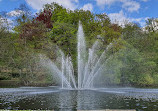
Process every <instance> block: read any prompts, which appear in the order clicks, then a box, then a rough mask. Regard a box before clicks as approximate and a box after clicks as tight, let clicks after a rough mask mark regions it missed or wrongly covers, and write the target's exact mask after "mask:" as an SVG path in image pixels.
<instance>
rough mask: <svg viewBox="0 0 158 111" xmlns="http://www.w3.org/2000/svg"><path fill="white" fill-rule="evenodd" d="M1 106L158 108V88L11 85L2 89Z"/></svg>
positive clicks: (69, 110) (153, 110)
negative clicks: (33, 86)
mask: <svg viewBox="0 0 158 111" xmlns="http://www.w3.org/2000/svg"><path fill="white" fill-rule="evenodd" d="M0 109H34V110H36V109H43V110H47V109H50V110H51V109H55V110H56V111H76V110H77V109H78V110H101V109H136V110H138V111H149V110H151V111H156V110H158V90H157V89H135V88H106V89H99V90H79V91H76V90H71V91H70V90H61V89H58V88H14V89H12V88H9V89H8V88H7V89H0Z"/></svg>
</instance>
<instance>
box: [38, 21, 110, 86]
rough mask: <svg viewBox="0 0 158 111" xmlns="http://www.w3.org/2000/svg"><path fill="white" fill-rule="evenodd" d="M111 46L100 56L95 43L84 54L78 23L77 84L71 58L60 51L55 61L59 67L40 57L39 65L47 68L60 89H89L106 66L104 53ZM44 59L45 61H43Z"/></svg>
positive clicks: (84, 44) (83, 44) (81, 30)
mask: <svg viewBox="0 0 158 111" xmlns="http://www.w3.org/2000/svg"><path fill="white" fill-rule="evenodd" d="M111 46H112V44H110V45H109V46H107V48H106V50H104V51H103V53H102V54H98V50H99V48H100V43H99V42H98V41H96V42H95V43H94V44H93V46H92V48H90V49H89V50H88V53H87V52H86V42H85V37H84V32H83V27H82V24H81V22H79V27H78V33H77V53H78V55H77V72H78V78H77V82H76V79H75V76H74V68H73V64H72V60H71V57H69V56H65V55H64V53H63V52H62V51H61V50H60V51H59V52H60V56H59V57H58V59H57V60H59V62H58V63H60V65H59V66H57V65H55V63H53V62H52V61H51V60H50V59H48V58H46V57H44V56H41V61H42V62H41V63H42V64H44V66H47V67H49V70H51V71H52V74H53V76H54V75H55V77H56V78H58V79H56V80H58V81H60V84H61V87H62V88H68V89H71V88H75V89H90V88H93V84H95V81H94V78H96V77H97V76H98V75H99V74H101V72H102V71H103V69H104V67H105V66H106V65H105V64H106V59H107V57H106V52H107V51H108V50H109V48H110V47H111ZM43 58H45V60H44V59H43Z"/></svg>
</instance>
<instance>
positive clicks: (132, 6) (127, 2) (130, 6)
mask: <svg viewBox="0 0 158 111" xmlns="http://www.w3.org/2000/svg"><path fill="white" fill-rule="evenodd" d="M121 2H122V3H123V5H122V8H124V9H126V10H128V11H129V12H134V11H138V10H139V8H140V4H139V3H138V2H135V1H131V0H121Z"/></svg>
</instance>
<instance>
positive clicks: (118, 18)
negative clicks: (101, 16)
mask: <svg viewBox="0 0 158 111" xmlns="http://www.w3.org/2000/svg"><path fill="white" fill-rule="evenodd" d="M108 16H109V17H110V19H111V22H112V23H117V24H119V25H120V26H123V25H124V24H125V22H127V21H129V20H128V18H127V17H126V15H125V14H124V12H123V11H122V10H121V11H120V12H119V13H110V14H108Z"/></svg>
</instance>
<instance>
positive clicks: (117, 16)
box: [108, 10, 148, 27]
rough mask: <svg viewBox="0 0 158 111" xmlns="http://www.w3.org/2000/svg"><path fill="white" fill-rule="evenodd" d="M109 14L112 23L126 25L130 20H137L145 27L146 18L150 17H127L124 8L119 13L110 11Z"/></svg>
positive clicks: (136, 21)
mask: <svg viewBox="0 0 158 111" xmlns="http://www.w3.org/2000/svg"><path fill="white" fill-rule="evenodd" d="M108 16H109V17H110V19H111V22H112V23H117V24H119V25H120V26H124V25H125V24H126V23H129V22H135V23H139V24H140V25H141V26H142V27H143V26H145V20H146V19H147V18H148V17H145V18H143V17H142V18H130V17H127V16H126V14H125V13H124V12H123V11H122V10H121V11H120V12H119V13H110V14H108Z"/></svg>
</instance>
